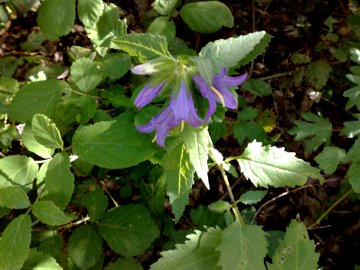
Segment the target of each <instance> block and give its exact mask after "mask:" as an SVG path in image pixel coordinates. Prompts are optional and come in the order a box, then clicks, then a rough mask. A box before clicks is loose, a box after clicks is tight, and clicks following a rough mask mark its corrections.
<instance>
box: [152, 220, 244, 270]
mask: <svg viewBox="0 0 360 270" xmlns="http://www.w3.org/2000/svg"><path fill="white" fill-rule="evenodd" d="M186 237H187V238H188V239H189V240H187V241H185V244H177V245H176V249H174V250H169V251H164V252H161V258H160V259H159V260H158V261H157V262H156V263H154V264H152V265H151V267H150V270H168V269H172V270H194V269H207V270H220V269H221V267H219V266H217V263H218V259H219V255H220V253H219V252H218V251H217V250H216V247H217V246H218V245H219V244H220V243H221V238H222V231H221V229H219V228H212V227H210V228H209V229H208V230H207V231H206V232H202V231H198V230H196V231H195V233H194V234H189V235H187V236H186ZM236 258H237V256H236ZM230 269H232V268H230Z"/></svg>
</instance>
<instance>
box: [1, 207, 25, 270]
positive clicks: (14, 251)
mask: <svg viewBox="0 0 360 270" xmlns="http://www.w3.org/2000/svg"><path fill="white" fill-rule="evenodd" d="M30 242H31V219H30V216H29V215H28V214H25V215H20V216H18V217H16V218H14V219H13V220H12V221H11V222H10V223H9V224H8V225H7V227H6V228H5V230H4V231H3V233H2V235H1V238H0V269H6V270H17V269H20V268H21V266H22V265H23V264H24V261H25V259H26V257H27V255H28V253H29V249H30Z"/></svg>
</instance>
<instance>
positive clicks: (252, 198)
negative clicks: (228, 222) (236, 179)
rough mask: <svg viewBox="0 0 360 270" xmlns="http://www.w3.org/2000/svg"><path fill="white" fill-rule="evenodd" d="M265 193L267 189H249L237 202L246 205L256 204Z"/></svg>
mask: <svg viewBox="0 0 360 270" xmlns="http://www.w3.org/2000/svg"><path fill="white" fill-rule="evenodd" d="M267 193H268V192H267V190H249V191H246V192H245V193H243V194H242V195H241V196H240V198H239V202H241V203H243V204H246V205H249V204H256V203H258V202H260V201H261V200H262V199H263V198H264V197H265V196H266V194H267Z"/></svg>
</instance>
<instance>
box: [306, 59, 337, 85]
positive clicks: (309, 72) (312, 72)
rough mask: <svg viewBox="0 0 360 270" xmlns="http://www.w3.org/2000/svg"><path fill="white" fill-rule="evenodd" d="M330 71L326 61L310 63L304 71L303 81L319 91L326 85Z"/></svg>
mask: <svg viewBox="0 0 360 270" xmlns="http://www.w3.org/2000/svg"><path fill="white" fill-rule="evenodd" d="M331 70H332V68H331V66H330V64H329V63H328V62H326V61H323V60H319V61H315V62H312V63H311V64H309V65H308V67H307V69H306V72H305V79H306V80H307V81H308V82H309V83H310V84H311V85H312V86H314V87H315V89H316V90H320V89H322V88H323V87H324V86H325V85H326V83H327V80H328V79H329V77H330V72H331Z"/></svg>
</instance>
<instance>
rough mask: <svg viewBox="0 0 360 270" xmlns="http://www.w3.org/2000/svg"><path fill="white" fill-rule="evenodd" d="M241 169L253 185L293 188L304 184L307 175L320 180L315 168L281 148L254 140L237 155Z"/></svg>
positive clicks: (320, 177)
mask: <svg viewBox="0 0 360 270" xmlns="http://www.w3.org/2000/svg"><path fill="white" fill-rule="evenodd" d="M236 160H237V161H238V163H239V165H240V169H241V172H242V173H243V174H244V175H245V177H246V178H247V179H249V180H250V181H251V182H252V183H253V184H254V185H255V186H261V187H265V188H266V187H268V186H274V187H285V186H287V187H295V186H301V185H304V184H305V182H306V181H307V179H308V177H313V178H316V179H320V180H322V179H323V177H322V176H321V174H320V173H319V170H318V169H315V168H313V167H311V165H310V164H309V163H308V162H305V161H303V160H301V159H298V158H296V157H295V153H292V152H286V151H285V150H284V148H277V147H273V146H262V145H261V143H259V142H256V141H253V142H252V143H249V144H248V146H247V147H246V149H245V151H244V152H243V153H242V154H241V155H240V156H239V157H237V158H236Z"/></svg>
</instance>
